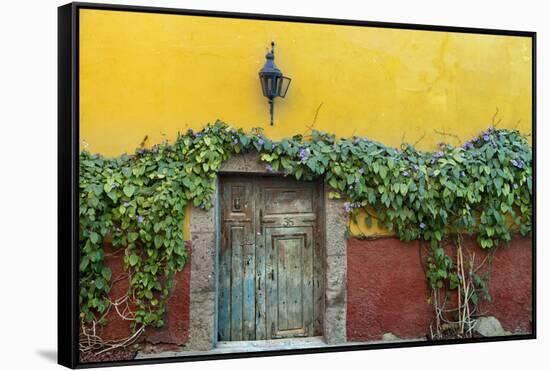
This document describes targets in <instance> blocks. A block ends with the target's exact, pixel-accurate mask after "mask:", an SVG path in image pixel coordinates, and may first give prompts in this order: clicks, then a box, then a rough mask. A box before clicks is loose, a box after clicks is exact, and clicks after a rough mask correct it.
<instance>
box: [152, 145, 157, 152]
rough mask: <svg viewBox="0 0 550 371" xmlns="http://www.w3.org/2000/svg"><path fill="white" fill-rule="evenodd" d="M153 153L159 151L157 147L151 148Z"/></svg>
mask: <svg viewBox="0 0 550 371" xmlns="http://www.w3.org/2000/svg"><path fill="white" fill-rule="evenodd" d="M152 151H153V153H157V152H158V151H159V146H156V145H155V146H153V149H152Z"/></svg>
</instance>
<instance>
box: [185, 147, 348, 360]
mask: <svg viewBox="0 0 550 371" xmlns="http://www.w3.org/2000/svg"><path fill="white" fill-rule="evenodd" d="M219 174H220V175H223V174H241V175H246V174H250V175H280V176H283V175H284V173H282V172H280V173H278V172H268V171H267V170H266V168H265V163H262V162H260V160H259V156H258V154H257V153H247V154H241V155H235V156H233V157H232V158H231V159H229V160H228V161H226V162H225V163H224V164H223V165H222V168H221V169H220V171H219ZM323 192H324V197H323V198H324V215H320V218H321V223H322V224H321V225H322V226H324V239H325V241H324V249H325V250H324V262H323V263H324V264H323V266H324V275H325V277H324V278H325V295H324V313H323V338H324V341H325V342H326V343H327V344H342V343H345V342H346V270H347V257H346V251H347V248H346V246H347V241H346V237H345V232H346V229H347V218H348V216H347V214H346V213H345V210H344V206H343V201H342V200H336V199H329V198H328V192H329V187H328V185H327V184H325V185H324V187H323ZM212 197H213V199H212V204H213V205H214V207H213V208H211V209H210V210H203V209H200V208H196V207H191V210H190V215H189V216H188V217H189V218H190V227H189V233H190V237H191V246H192V254H191V281H190V308H189V311H190V313H189V314H190V323H189V341H188V343H187V345H186V348H187V349H189V350H210V349H212V348H214V347H215V346H216V343H217V341H218V340H217V332H218V331H217V326H218V313H217V312H218V302H217V298H218V293H217V289H218V254H219V245H220V236H221V220H220V205H219V183H218V180H217V179H216V190H215V192H214V194H213V195H212Z"/></svg>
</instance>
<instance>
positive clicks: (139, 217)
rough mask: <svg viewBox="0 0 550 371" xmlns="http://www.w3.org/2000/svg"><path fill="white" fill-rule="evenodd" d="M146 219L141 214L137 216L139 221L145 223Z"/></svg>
mask: <svg viewBox="0 0 550 371" xmlns="http://www.w3.org/2000/svg"><path fill="white" fill-rule="evenodd" d="M144 220H145V219H144V218H143V217H142V216H141V215H140V216H138V218H137V221H138V223H143V221H144Z"/></svg>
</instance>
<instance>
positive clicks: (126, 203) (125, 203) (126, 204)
mask: <svg viewBox="0 0 550 371" xmlns="http://www.w3.org/2000/svg"><path fill="white" fill-rule="evenodd" d="M122 205H123V206H124V207H128V206H130V204H129V203H128V202H124V203H123V204H122Z"/></svg>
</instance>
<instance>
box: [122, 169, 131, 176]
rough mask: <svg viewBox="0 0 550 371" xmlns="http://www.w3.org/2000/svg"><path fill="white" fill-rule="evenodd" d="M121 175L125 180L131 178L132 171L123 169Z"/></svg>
mask: <svg viewBox="0 0 550 371" xmlns="http://www.w3.org/2000/svg"><path fill="white" fill-rule="evenodd" d="M122 174H124V176H125V177H126V178H130V177H131V176H132V169H130V168H129V167H123V168H122Z"/></svg>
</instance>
